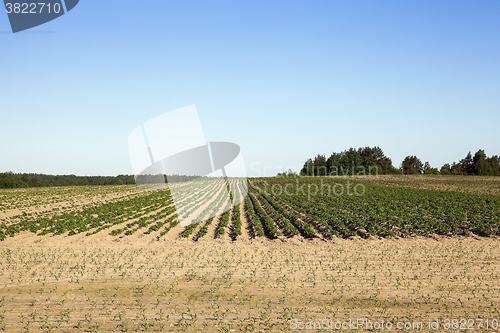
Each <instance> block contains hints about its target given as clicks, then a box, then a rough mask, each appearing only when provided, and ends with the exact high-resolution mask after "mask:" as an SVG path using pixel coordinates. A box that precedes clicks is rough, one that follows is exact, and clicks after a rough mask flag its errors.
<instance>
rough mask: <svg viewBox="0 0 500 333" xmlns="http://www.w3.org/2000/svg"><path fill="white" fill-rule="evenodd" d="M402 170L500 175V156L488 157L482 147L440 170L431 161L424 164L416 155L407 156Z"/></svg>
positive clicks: (447, 173)
mask: <svg viewBox="0 0 500 333" xmlns="http://www.w3.org/2000/svg"><path fill="white" fill-rule="evenodd" d="M401 170H402V172H403V173H404V174H426V175H464V176H467V175H473V176H500V157H499V156H497V155H493V156H491V157H488V156H487V155H486V153H485V152H484V150H482V149H479V150H478V151H477V152H476V153H475V154H474V156H472V154H471V152H470V151H469V153H468V154H467V156H465V158H463V159H461V160H460V161H459V162H458V163H456V162H453V163H452V164H451V165H450V164H449V163H446V164H445V165H443V166H442V167H441V168H440V169H439V170H438V168H432V167H431V166H430V164H429V162H425V164H422V162H421V160H420V159H419V158H417V157H416V156H407V157H406V158H405V159H404V160H403V163H402V164H401Z"/></svg>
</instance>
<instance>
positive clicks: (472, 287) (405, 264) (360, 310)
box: [0, 230, 500, 332]
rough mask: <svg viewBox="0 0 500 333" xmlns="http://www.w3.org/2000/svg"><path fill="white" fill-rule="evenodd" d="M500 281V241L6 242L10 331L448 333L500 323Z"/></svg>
mask: <svg viewBox="0 0 500 333" xmlns="http://www.w3.org/2000/svg"><path fill="white" fill-rule="evenodd" d="M171 231H173V230H171ZM499 279H500V247H499V239H498V238H481V239H479V238H472V237H467V238H465V237H454V238H442V237H441V238H436V239H429V238H421V237H410V238H405V239H370V240H362V239H360V238H358V237H354V238H351V239H334V240H333V241H329V242H326V241H323V240H320V239H314V240H304V239H301V238H290V239H276V240H267V239H250V238H245V239H240V240H238V241H236V242H231V241H227V240H225V239H210V238H207V239H205V240H204V241H199V242H193V241H191V240H183V239H169V238H161V239H160V241H157V238H156V237H155V236H154V235H142V236H141V237H134V238H127V237H124V238H122V239H119V238H116V237H112V236H109V235H108V234H107V233H104V232H101V233H98V234H95V235H92V236H89V237H85V236H84V235H75V236H71V237H67V236H63V235H61V236H54V237H51V236H42V237H40V236H35V235H33V234H30V233H22V234H20V235H18V236H16V237H14V238H8V239H7V240H6V241H4V242H1V243H0V330H1V329H4V330H5V331H7V332H28V331H29V332H42V331H43V332H49V331H50V332H88V331H90V332H92V331H93V332H107V331H145V330H147V331H189V332H198V331H206V332H240V331H242V332H246V331H293V329H292V328H294V327H295V326H294V325H301V324H300V322H302V323H304V325H306V324H307V322H320V323H321V322H322V321H323V320H326V321H325V322H322V325H325V323H328V325H330V322H329V320H332V322H331V323H332V324H333V325H335V323H337V322H338V323H339V324H342V323H343V322H346V321H347V322H348V321H349V320H351V321H356V320H358V319H359V320H369V321H371V322H372V323H375V322H376V323H381V321H382V320H383V321H384V322H387V321H392V322H391V323H393V326H394V328H393V329H394V330H395V331H398V330H396V329H395V327H396V325H397V323H399V322H401V323H403V324H402V325H405V324H406V323H410V322H411V323H412V325H413V323H417V324H415V325H418V323H419V322H422V323H423V325H424V326H423V327H424V329H423V331H428V330H427V329H426V327H427V326H428V323H429V320H431V321H435V320H438V321H439V325H440V329H439V330H434V331H438V332H448V331H450V330H444V326H443V325H444V324H445V323H446V319H454V318H458V319H461V318H464V319H474V320H476V319H484V320H486V319H488V320H489V323H490V325H491V320H492V319H499V320H500V314H499V309H500V280H499ZM291 320H296V321H291ZM311 325H314V324H311ZM475 325H476V326H477V325H478V321H477V320H476V321H475ZM484 325H485V324H484V323H483V328H484V327H485V326H484ZM297 327H298V326H297ZM311 327H313V326H311ZM307 331H311V330H307ZM313 331H318V330H313ZM344 331H352V332H359V331H366V327H365V326H363V327H359V328H358V329H353V328H352V326H351V328H350V329H346V330H344ZM475 331H481V330H477V329H476V330H475ZM489 331H492V330H489Z"/></svg>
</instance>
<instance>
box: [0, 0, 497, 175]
mask: <svg viewBox="0 0 500 333" xmlns="http://www.w3.org/2000/svg"><path fill="white" fill-rule="evenodd" d="M498 17H500V2H498V1H400V0H398V1H269V0H268V1H245V2H244V1H212V0H203V1H160V0H147V1H130V0H128V1H123V0H122V1H116V0H107V1H95V0H81V1H80V3H79V4H78V6H77V7H75V8H74V9H73V10H72V11H71V12H69V13H68V14H66V15H64V16H62V17H60V18H59V19H56V20H54V21H52V22H49V23H47V24H44V25H42V26H39V27H36V28H33V29H31V30H28V31H26V32H20V33H17V34H12V33H11V32H9V31H10V26H9V22H8V18H7V15H6V14H2V15H0V45H1V52H0V68H1V76H0V78H1V80H0V126H1V127H0V128H1V129H0V172H4V171H13V172H33V173H48V174H76V175H117V174H130V173H132V169H131V166H130V161H129V156H128V147H127V144H128V143H127V140H128V135H129V134H130V132H131V131H132V130H133V129H134V128H136V127H137V126H139V125H140V124H142V123H144V122H145V121H147V120H149V119H151V118H153V117H155V116H158V115H160V114H162V113H165V112H167V111H171V110H174V109H177V108H180V107H184V106H187V105H191V104H196V107H197V109H198V113H199V115H200V119H201V122H202V124H203V128H204V132H205V137H206V139H207V140H208V141H230V142H234V143H237V144H239V145H240V147H241V149H242V153H243V157H244V159H245V163H246V166H247V171H248V174H249V175H251V176H257V175H263V174H264V168H265V167H266V166H267V169H266V172H267V175H274V174H275V173H276V172H278V171H280V168H288V167H295V168H298V169H300V167H302V165H303V163H304V162H305V160H306V159H307V158H309V157H313V156H315V155H317V154H318V153H319V154H324V155H326V156H329V155H330V154H331V153H332V152H333V151H336V152H340V151H343V150H345V149H348V148H350V147H356V148H357V147H362V146H363V147H364V146H380V147H381V148H382V149H383V150H384V152H385V154H386V155H387V156H388V157H390V158H391V159H392V160H393V164H394V165H395V166H399V165H400V163H401V161H402V160H403V159H404V157H405V156H406V155H416V156H418V157H419V158H420V159H421V160H422V161H429V162H430V164H431V165H432V166H435V167H440V166H441V165H442V164H444V163H447V162H450V163H451V162H453V161H458V160H460V159H462V158H463V157H465V155H466V154H467V152H468V151H469V150H470V151H472V152H473V153H474V152H475V151H477V150H478V149H484V150H485V151H486V154H487V155H493V154H496V155H497V154H500V144H499V142H500V131H499V130H498V127H499V124H500V20H498Z"/></svg>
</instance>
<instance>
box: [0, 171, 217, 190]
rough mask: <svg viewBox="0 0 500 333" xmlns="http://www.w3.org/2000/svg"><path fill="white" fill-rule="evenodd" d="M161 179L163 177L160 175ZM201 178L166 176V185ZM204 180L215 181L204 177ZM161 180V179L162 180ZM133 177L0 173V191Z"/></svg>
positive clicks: (123, 180) (123, 182) (130, 179)
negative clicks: (3, 189)
mask: <svg viewBox="0 0 500 333" xmlns="http://www.w3.org/2000/svg"><path fill="white" fill-rule="evenodd" d="M159 176H160V177H161V175H159ZM199 178H200V177H199V176H184V175H171V176H168V181H167V176H165V175H164V179H165V183H168V182H169V181H170V183H174V182H185V181H189V180H194V179H199ZM202 178H203V179H215V178H209V177H202ZM160 179H161V178H160ZM157 180H158V178H157V177H151V175H146V176H139V179H138V181H139V182H140V183H142V184H146V183H149V182H151V181H157ZM135 183H136V182H135V178H134V176H133V175H119V176H75V175H57V176H53V175H44V174H34V173H17V174H16V173H12V172H5V173H0V189H2V188H26V187H49V186H89V185H127V184H135Z"/></svg>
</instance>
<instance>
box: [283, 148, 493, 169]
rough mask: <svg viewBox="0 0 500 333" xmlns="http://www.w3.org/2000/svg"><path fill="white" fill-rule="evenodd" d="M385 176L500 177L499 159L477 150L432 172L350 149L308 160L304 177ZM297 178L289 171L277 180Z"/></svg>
mask: <svg viewBox="0 0 500 333" xmlns="http://www.w3.org/2000/svg"><path fill="white" fill-rule="evenodd" d="M377 174H378V175H383V174H434V175H477V176H500V158H499V156H497V155H493V156H491V157H488V156H487V155H486V154H485V152H484V150H482V149H480V150H478V151H477V152H476V153H475V154H474V156H473V155H472V154H471V152H469V153H468V154H467V156H466V157H465V158H463V159H462V160H460V161H459V162H458V163H456V162H453V163H452V164H451V165H450V164H448V163H446V164H445V165H443V166H442V167H441V168H440V169H438V168H433V167H431V165H430V164H429V162H425V164H424V163H422V161H421V160H420V159H419V158H418V157H417V156H406V157H405V159H404V160H403V162H402V163H401V167H399V168H395V167H394V166H393V165H392V160H391V159H390V158H388V157H387V156H385V155H384V152H383V151H382V149H380V148H379V147H373V148H370V147H365V148H358V149H354V148H350V149H349V150H345V151H343V152H341V153H336V152H334V153H332V155H330V157H328V158H326V157H325V156H324V155H317V156H316V157H315V158H313V159H311V158H310V159H308V160H307V161H306V162H305V163H304V166H303V167H302V169H301V170H300V175H301V176H352V175H356V176H365V175H377ZM293 175H296V173H294V172H293V171H291V170H289V171H288V173H287V172H284V173H280V174H278V176H293Z"/></svg>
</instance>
